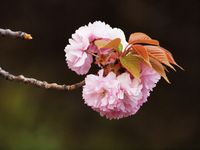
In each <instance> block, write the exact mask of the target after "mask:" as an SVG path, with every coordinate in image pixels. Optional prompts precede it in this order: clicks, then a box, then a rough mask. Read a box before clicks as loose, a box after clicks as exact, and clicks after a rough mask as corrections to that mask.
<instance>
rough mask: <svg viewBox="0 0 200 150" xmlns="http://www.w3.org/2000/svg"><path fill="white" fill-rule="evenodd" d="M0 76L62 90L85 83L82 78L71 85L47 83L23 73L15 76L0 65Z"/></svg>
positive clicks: (40, 86) (72, 88)
mask: <svg viewBox="0 0 200 150" xmlns="http://www.w3.org/2000/svg"><path fill="white" fill-rule="evenodd" d="M0 76H1V77H3V78H5V79H6V80H10V81H16V82H20V83H24V84H30V85H34V86H36V87H39V88H44V89H54V90H64V91H69V90H75V89H77V88H79V87H82V86H83V85H84V84H85V81H84V80H83V81H81V82H79V83H76V84H72V85H65V84H63V85H59V84H57V83H47V82H46V81H40V80H37V79H34V78H27V77H24V76H23V75H18V76H15V75H13V74H10V73H9V72H7V71H5V70H3V69H2V68H1V67H0Z"/></svg>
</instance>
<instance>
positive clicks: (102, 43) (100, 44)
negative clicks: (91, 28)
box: [94, 40, 110, 49]
mask: <svg viewBox="0 0 200 150" xmlns="http://www.w3.org/2000/svg"><path fill="white" fill-rule="evenodd" d="M109 42H110V41H108V40H95V41H94V44H95V45H96V46H97V48H98V49H101V48H103V47H104V46H106V45H107V44H108V43H109Z"/></svg>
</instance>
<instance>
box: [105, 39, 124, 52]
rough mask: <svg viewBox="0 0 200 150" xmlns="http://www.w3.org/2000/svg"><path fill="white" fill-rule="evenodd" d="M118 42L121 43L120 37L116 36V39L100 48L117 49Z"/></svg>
mask: <svg viewBox="0 0 200 150" xmlns="http://www.w3.org/2000/svg"><path fill="white" fill-rule="evenodd" d="M120 43H121V39H120V38H116V39H114V40H111V41H110V42H108V43H107V44H106V45H105V46H103V47H102V48H106V49H118V47H119V45H120Z"/></svg>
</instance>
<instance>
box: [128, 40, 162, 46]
mask: <svg viewBox="0 0 200 150" xmlns="http://www.w3.org/2000/svg"><path fill="white" fill-rule="evenodd" d="M130 44H149V45H156V46H159V42H158V41H157V40H134V41H132V42H130Z"/></svg>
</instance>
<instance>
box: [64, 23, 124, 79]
mask: <svg viewBox="0 0 200 150" xmlns="http://www.w3.org/2000/svg"><path fill="white" fill-rule="evenodd" d="M115 38H120V39H121V43H122V45H123V46H124V47H125V46H126V45H127V44H128V43H127V42H126V39H125V35H124V32H123V31H122V30H121V29H118V28H111V27H110V26H109V25H108V24H105V23H104V22H100V21H96V22H94V23H89V25H88V26H83V27H80V28H79V29H78V30H76V32H75V33H74V34H73V35H72V38H71V39H69V44H68V45H67V46H66V47H65V53H66V55H65V56H66V62H67V64H68V67H69V68H70V69H71V70H73V71H75V72H76V73H77V74H80V75H83V74H86V73H87V72H88V71H89V69H90V67H91V64H92V62H93V58H92V55H91V53H90V52H94V51H95V50H96V49H95V47H94V46H93V43H92V42H93V41H94V40H96V39H110V40H112V39H115Z"/></svg>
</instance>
